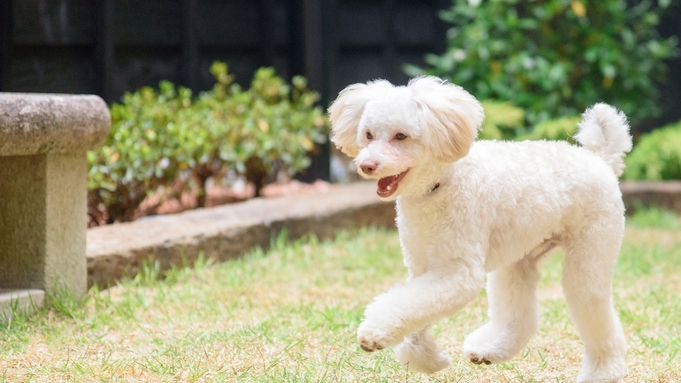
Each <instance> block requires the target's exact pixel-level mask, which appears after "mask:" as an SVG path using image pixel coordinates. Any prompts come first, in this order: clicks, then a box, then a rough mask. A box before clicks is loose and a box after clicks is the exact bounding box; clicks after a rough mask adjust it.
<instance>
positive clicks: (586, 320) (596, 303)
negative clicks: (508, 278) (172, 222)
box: [563, 221, 627, 382]
mask: <svg viewBox="0 0 681 383" xmlns="http://www.w3.org/2000/svg"><path fill="white" fill-rule="evenodd" d="M622 226H623V224H622V222H621V221H618V222H617V224H613V223H605V224H601V225H593V226H592V227H593V228H594V229H591V230H587V231H584V232H582V233H579V234H577V235H572V236H570V237H569V238H568V239H567V241H566V244H565V260H564V261H563V290H564V292H565V298H566V299H567V303H568V307H569V308H570V313H571V315H572V319H573V321H574V322H575V325H576V327H577V331H578V332H579V336H580V338H581V339H582V341H583V342H584V346H585V354H584V361H583V363H582V368H581V370H580V372H579V376H578V378H577V381H578V382H616V381H618V380H619V379H621V378H622V377H623V376H624V375H626V373H627V366H626V364H625V360H624V356H625V353H626V342H625V339H624V332H623V331H622V325H621V323H620V321H619V318H618V317H617V314H616V313H615V310H614V308H613V302H612V295H611V289H612V286H611V279H612V274H613V268H614V266H615V260H616V258H617V255H618V253H619V249H620V243H621V239H622Z"/></svg>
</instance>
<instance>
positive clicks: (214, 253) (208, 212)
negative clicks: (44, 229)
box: [86, 182, 395, 286]
mask: <svg viewBox="0 0 681 383" xmlns="http://www.w3.org/2000/svg"><path fill="white" fill-rule="evenodd" d="M372 224H373V225H377V226H392V227H394V225H395V209H394V205H393V204H390V203H385V202H381V201H380V200H379V199H378V197H376V192H375V185H374V184H373V183H365V182H360V183H356V184H351V185H337V186H334V187H333V188H332V189H331V190H330V191H328V192H324V193H316V194H300V195H295V196H287V197H279V198H272V199H264V198H256V199H253V200H249V201H246V202H242V203H237V204H231V205H223V206H218V207H214V208H208V209H196V210H189V211H185V212H183V213H180V214H174V215H165V216H154V217H148V218H143V219H141V220H138V221H135V222H130V223H119V224H113V225H107V226H100V227H96V228H92V229H89V230H88V231H87V251H86V254H87V270H88V286H92V285H93V284H95V283H96V284H97V285H99V286H108V285H111V284H112V283H115V281H117V280H119V279H121V278H122V277H123V276H124V275H126V274H127V275H135V274H136V273H137V270H138V268H139V267H140V266H141V265H142V263H143V262H145V261H148V260H153V261H158V262H159V265H160V268H161V270H167V269H168V268H170V267H171V266H172V265H181V264H183V262H188V263H189V264H191V263H193V261H195V260H196V259H197V258H198V255H199V253H200V252H201V251H203V253H204V256H205V257H206V258H210V259H215V260H217V261H226V260H228V259H233V258H237V257H239V256H241V255H243V254H245V253H247V252H248V251H250V250H251V249H253V248H254V247H257V246H260V247H262V248H268V247H269V245H270V240H271V238H273V237H275V236H276V235H277V234H279V233H280V232H281V230H282V229H286V231H287V233H288V237H289V238H290V239H296V238H300V237H302V236H304V235H307V234H314V235H316V236H317V237H319V238H330V237H331V236H333V234H334V233H335V232H336V231H337V230H339V229H343V228H349V227H361V226H366V225H372Z"/></svg>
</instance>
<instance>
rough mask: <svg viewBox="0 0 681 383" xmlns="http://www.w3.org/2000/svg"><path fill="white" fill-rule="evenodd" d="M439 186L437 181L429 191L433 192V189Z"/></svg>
mask: <svg viewBox="0 0 681 383" xmlns="http://www.w3.org/2000/svg"><path fill="white" fill-rule="evenodd" d="M439 187H440V183H439V182H436V183H435V185H433V187H432V188H430V192H431V193H432V192H434V191H435V190H437V188H439Z"/></svg>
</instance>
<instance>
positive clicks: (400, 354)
mask: <svg viewBox="0 0 681 383" xmlns="http://www.w3.org/2000/svg"><path fill="white" fill-rule="evenodd" d="M429 328H430V326H428V327H426V328H424V329H423V330H421V331H419V332H417V333H415V334H411V335H410V336H408V337H405V338H404V341H403V342H402V343H400V344H399V345H397V347H395V357H396V358H397V361H398V362H400V364H401V365H403V366H405V367H407V368H408V369H409V370H411V371H416V372H423V373H426V374H432V373H434V372H436V371H440V370H442V369H444V368H446V367H447V366H449V364H450V359H449V355H447V352H446V351H445V350H443V349H442V347H440V346H438V345H437V343H435V337H434V336H433V335H432V334H431V333H430V331H429Z"/></svg>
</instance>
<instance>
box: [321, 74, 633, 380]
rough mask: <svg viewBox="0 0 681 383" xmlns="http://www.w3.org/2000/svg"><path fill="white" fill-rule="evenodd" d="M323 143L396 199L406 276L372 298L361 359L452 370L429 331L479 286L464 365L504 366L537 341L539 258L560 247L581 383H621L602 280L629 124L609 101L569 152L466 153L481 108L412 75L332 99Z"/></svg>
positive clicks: (482, 145) (617, 214) (545, 148)
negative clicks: (386, 358)
mask: <svg viewBox="0 0 681 383" xmlns="http://www.w3.org/2000/svg"><path fill="white" fill-rule="evenodd" d="M329 113H330V116H331V123H332V141H333V142H334V143H335V144H336V146H338V147H339V149H341V150H342V151H343V152H344V153H346V154H348V155H349V156H351V157H355V162H356V164H357V168H358V172H359V173H360V174H361V175H362V176H363V177H365V178H370V179H375V180H378V183H377V190H376V193H377V194H378V196H379V197H380V198H381V199H383V200H386V201H389V200H395V199H396V200H397V226H398V229H399V235H400V242H401V245H402V252H403V254H404V263H405V265H406V266H407V267H408V268H409V278H408V280H407V282H406V284H404V285H398V286H395V287H393V288H392V289H391V290H390V291H388V292H387V293H384V294H381V295H379V296H377V297H376V298H374V300H373V302H372V303H371V304H370V305H369V306H368V307H367V308H366V311H365V319H364V321H363V322H362V324H361V325H360V326H359V329H358V331H357V332H358V336H357V337H358V341H359V344H360V346H361V347H362V348H363V349H364V350H366V351H369V352H371V351H374V350H381V349H384V348H387V347H391V346H397V347H396V348H395V353H396V356H397V360H398V361H399V362H400V363H401V364H403V365H406V366H407V367H408V368H409V369H411V370H414V371H419V372H424V373H433V372H435V371H438V370H441V369H443V368H445V367H447V366H448V365H449V363H450V360H449V356H448V355H447V353H446V352H445V351H444V350H443V349H442V348H441V347H440V346H438V345H437V344H436V343H435V340H434V337H433V336H432V335H431V334H430V333H429V331H428V328H429V326H430V325H431V324H432V323H433V322H435V321H437V320H439V319H442V318H445V317H448V316H451V315H453V314H454V313H456V312H457V311H458V310H459V309H461V308H462V307H463V306H464V305H466V304H467V303H468V302H470V301H471V300H473V299H474V298H475V297H476V295H477V294H478V292H479V291H480V290H481V289H482V288H483V285H484V284H485V275H487V295H488V298H489V317H490V321H489V323H487V324H486V325H484V326H482V327H481V328H479V329H477V330H476V331H474V332H473V333H472V334H470V335H469V336H468V337H467V338H466V340H465V342H464V346H463V349H464V354H465V355H466V357H467V358H469V359H470V360H471V361H472V362H473V363H478V364H479V363H485V364H489V363H499V362H503V361H507V360H509V359H511V358H512V357H513V356H514V355H516V354H517V353H518V352H519V351H521V350H522V349H523V348H524V347H525V346H526V345H527V343H528V341H529V339H530V337H531V336H532V335H533V334H534V333H535V332H536V331H537V326H538V310H537V298H536V293H535V290H536V287H537V282H538V281H539V278H540V272H539V270H538V263H539V261H540V260H541V259H542V258H543V257H544V255H546V254H547V253H548V252H549V251H550V250H551V249H553V248H554V247H556V246H562V247H563V248H564V250H565V261H564V262H563V279H562V284H563V289H564V292H565V297H566V299H567V302H568V306H569V308H570V312H571V314H572V318H573V320H574V322H575V325H576V327H577V330H578V331H579V335H580V337H581V339H582V341H583V342H584V345H585V355H584V362H583V365H582V368H581V370H580V372H579V377H578V378H577V381H578V382H612V381H618V380H619V379H620V378H622V377H623V376H624V375H626V373H627V366H626V364H625V360H624V357H625V352H626V344H625V339H624V333H623V331H622V325H621V324H620V321H619V319H618V317H617V314H616V313H615V310H614V309H613V302H612V297H611V278H612V274H613V267H614V265H615V260H616V258H617V255H618V253H619V249H620V244H621V241H622V237H623V232H624V214H623V213H624V205H623V203H622V196H621V193H620V189H619V186H618V180H617V176H618V175H620V174H621V173H622V170H623V168H624V164H623V157H624V153H625V152H628V151H629V150H631V145H632V144H631V137H630V136H629V127H628V124H627V120H626V117H625V116H624V114H623V113H621V112H618V111H617V110H616V109H614V108H613V107H611V106H608V105H606V104H597V105H595V106H594V107H592V108H591V109H589V110H587V111H586V112H585V113H584V115H583V119H582V122H581V123H580V125H579V133H578V134H577V136H576V137H575V138H576V139H577V141H579V142H580V143H581V144H582V146H583V147H577V146H572V145H569V144H568V143H566V142H550V141H539V142H529V141H525V142H499V141H478V142H473V141H474V140H475V138H476V136H477V132H478V129H479V128H480V125H481V123H482V121H483V119H484V112H483V108H482V106H481V105H480V103H479V102H478V101H477V100H476V99H475V98H474V97H473V96H471V95H470V94H469V93H467V92H466V91H465V90H464V89H462V88H461V87H459V86H456V85H453V84H449V83H446V82H443V81H442V80H440V79H438V78H435V77H421V78H417V79H414V80H412V81H411V82H409V85H407V86H393V85H392V84H390V83H389V82H387V81H384V80H378V81H372V82H369V83H367V84H354V85H350V86H348V87H347V88H345V89H344V90H343V91H342V92H340V94H339V96H338V98H337V99H336V101H335V102H334V103H333V104H332V105H331V107H330V108H329Z"/></svg>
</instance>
